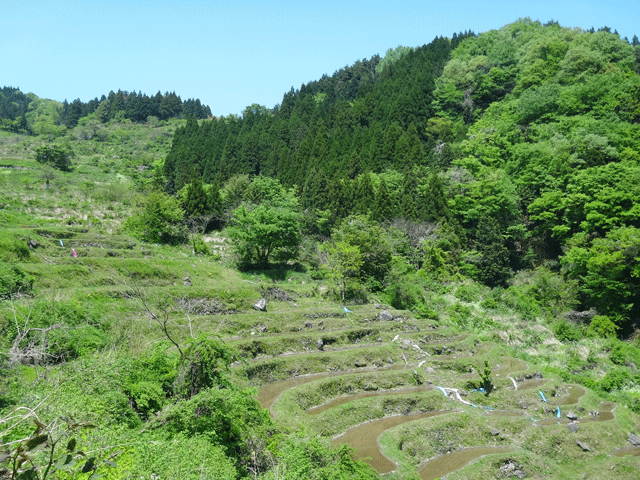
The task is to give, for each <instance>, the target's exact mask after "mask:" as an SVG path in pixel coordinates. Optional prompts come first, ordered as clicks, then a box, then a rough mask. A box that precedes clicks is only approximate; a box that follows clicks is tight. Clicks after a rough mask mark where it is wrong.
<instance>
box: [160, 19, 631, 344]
mask: <svg viewBox="0 0 640 480" xmlns="http://www.w3.org/2000/svg"><path fill="white" fill-rule="evenodd" d="M632 43H638V42H637V38H635V37H634V41H633V42H632ZM639 71H640V49H639V48H638V46H635V47H634V46H632V45H630V44H629V43H627V42H626V41H624V40H621V39H620V38H619V37H618V36H617V35H616V34H614V33H611V32H610V29H608V28H605V29H601V30H599V31H597V32H596V31H581V30H578V29H573V30H572V29H567V28H562V27H561V26H560V25H558V24H557V23H555V22H549V23H548V24H547V25H541V24H540V23H539V22H533V21H530V20H526V19H525V20H521V21H518V22H516V23H513V24H511V25H507V26H505V27H504V28H502V29H500V30H494V31H490V32H486V33H483V34H480V35H477V36H476V35H474V34H473V33H469V32H466V33H464V34H460V35H456V36H455V37H454V39H453V40H449V39H446V38H436V39H434V40H433V41H432V42H431V43H430V44H428V45H424V46H422V47H417V48H398V49H396V50H395V51H389V52H388V54H387V56H386V57H385V58H384V59H380V58H379V57H377V56H376V57H372V58H371V59H370V60H366V59H365V60H362V61H358V62H356V63H355V64H354V65H352V66H350V67H346V68H344V69H341V70H339V71H338V72H336V73H335V74H334V75H332V76H331V77H329V76H324V77H323V78H322V79H320V80H317V81H313V82H310V83H308V84H307V85H302V86H301V87H300V89H299V90H293V89H292V90H291V92H289V93H287V94H285V96H284V98H283V101H282V103H281V104H280V105H277V106H275V107H274V108H273V109H267V108H265V107H261V106H259V105H252V106H250V107H247V109H245V111H244V114H243V116H242V117H235V116H231V117H225V118H220V119H214V120H212V121H205V122H202V123H200V124H197V123H196V122H195V121H191V122H189V123H187V125H186V126H185V127H184V128H182V129H179V130H178V131H177V132H176V135H175V138H174V142H173V147H172V149H171V152H170V153H169V155H168V156H167V159H166V161H165V164H164V173H165V175H166V177H167V180H168V183H167V191H168V193H173V192H175V191H177V190H178V189H180V188H182V187H183V186H184V185H185V184H187V183H188V182H189V179H190V176H191V175H194V174H197V175H199V176H201V178H202V179H203V180H204V182H205V183H216V184H218V185H221V184H223V183H224V182H226V181H227V180H229V179H230V178H231V177H233V176H234V175H238V174H249V175H264V176H268V177H271V178H275V179H277V180H279V181H280V183H281V184H282V185H283V186H285V187H292V186H294V187H296V192H297V195H298V197H299V201H300V204H301V206H302V207H303V208H304V210H305V212H306V213H307V215H312V216H313V215H316V216H317V215H320V216H322V215H326V214H327V213H323V212H328V215H329V218H328V219H327V223H326V224H325V225H326V226H327V227H330V226H333V225H336V224H337V223H339V221H340V220H341V219H342V218H345V217H347V216H348V215H352V214H361V215H368V216H369V217H370V218H372V219H374V220H375V221H378V222H384V221H387V222H389V221H393V220H394V219H397V218H403V219H405V220H409V221H413V222H435V223H438V224H439V225H440V227H439V228H445V227H444V225H448V226H449V227H450V228H452V229H453V231H454V232H455V236H456V237H457V238H456V242H460V245H461V248H462V249H463V250H464V254H463V255H462V258H460V256H458V259H457V261H458V265H457V267H460V266H463V267H464V269H465V272H466V273H469V274H471V275H472V276H474V277H475V278H477V279H479V280H482V281H483V282H484V283H486V284H487V285H491V286H495V285H503V286H504V285H506V282H507V281H508V280H509V279H510V278H511V277H512V275H513V272H517V271H519V270H523V269H527V268H535V267H538V266H541V265H545V264H548V262H557V261H558V260H560V262H561V266H562V268H563V272H564V275H565V277H566V278H567V279H575V280H578V281H579V289H580V292H579V297H578V300H579V303H580V305H581V308H583V309H585V310H588V309H590V308H595V309H596V310H597V311H598V312H600V313H602V314H605V315H608V316H610V317H611V318H612V319H613V321H614V322H615V323H616V324H617V325H618V326H620V327H622V328H623V330H624V331H625V332H626V333H630V331H632V325H633V324H635V323H636V321H637V319H638V316H639V314H640V310H638V308H639V305H638V302H636V301H635V299H636V298H637V297H638V295H639V294H640V283H639V281H638V268H640V266H639V265H638V259H637V255H638V250H637V248H638V238H639V237H638V230H637V228H638V227H640V223H639V221H640V205H639V204H638V198H640V197H639V193H640V190H639V188H640V177H639V175H640V170H639V166H638V160H639V158H640V157H639V154H638V152H639V151H640V126H639V124H640V76H638V72H639ZM483 228H489V230H495V233H496V234H497V236H495V235H493V236H491V235H488V234H483V233H482V229H483ZM487 235H488V236H487ZM489 238H492V239H494V240H489ZM495 239H497V241H498V242H499V243H500V244H501V248H506V249H507V250H508V254H507V252H506V250H505V253H504V254H495V255H494V257H493V258H490V257H489V256H490V255H493V254H490V253H489V251H490V250H492V249H493V248H494V246H493V244H492V243H490V244H487V243H486V242H494V241H495ZM553 264H554V265H557V266H556V267H554V268H556V269H558V268H559V267H560V265H558V264H557V263H553Z"/></svg>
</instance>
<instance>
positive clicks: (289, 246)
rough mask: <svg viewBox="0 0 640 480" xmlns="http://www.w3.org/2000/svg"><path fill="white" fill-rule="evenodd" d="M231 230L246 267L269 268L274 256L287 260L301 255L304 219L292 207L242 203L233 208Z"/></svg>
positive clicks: (229, 230) (243, 264) (230, 233)
mask: <svg viewBox="0 0 640 480" xmlns="http://www.w3.org/2000/svg"><path fill="white" fill-rule="evenodd" d="M228 233H229V236H230V237H231V239H232V240H233V241H234V249H235V252H236V254H237V255H238V260H239V263H240V264H241V265H242V266H244V267H248V266H256V267H260V268H265V267H267V266H268V265H269V261H270V260H271V259H273V258H275V259H276V260H278V261H280V262H286V261H289V260H293V259H295V258H296V257H297V256H298V247H299V246H300V221H299V217H298V213H297V212H296V211H295V210H293V209H292V208H287V207H276V206H269V205H248V206H247V205H241V206H240V207H238V208H237V209H236V210H234V212H233V219H232V226H231V227H230V228H229V229H228Z"/></svg>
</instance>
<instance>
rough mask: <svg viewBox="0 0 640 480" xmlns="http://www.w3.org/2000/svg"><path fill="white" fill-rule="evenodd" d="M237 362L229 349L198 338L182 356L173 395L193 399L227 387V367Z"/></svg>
mask: <svg viewBox="0 0 640 480" xmlns="http://www.w3.org/2000/svg"><path fill="white" fill-rule="evenodd" d="M237 359H238V353H237V352H236V350H235V349H234V348H232V347H229V346H227V345H225V344H224V342H223V341H221V340H219V339H217V338H207V337H206V336H200V337H198V339H196V340H195V341H193V342H192V343H191V344H190V345H189V347H188V348H187V350H186V351H185V353H184V357H183V358H182V359H181V361H180V365H179V367H178V377H177V379H176V383H175V391H176V393H177V394H178V395H180V396H183V397H187V398H190V397H193V396H194V395H197V394H198V392H200V391H201V390H203V389H207V388H212V387H228V386H229V385H230V382H229V378H228V375H227V374H228V371H229V365H231V363H232V362H234V361H235V360H237Z"/></svg>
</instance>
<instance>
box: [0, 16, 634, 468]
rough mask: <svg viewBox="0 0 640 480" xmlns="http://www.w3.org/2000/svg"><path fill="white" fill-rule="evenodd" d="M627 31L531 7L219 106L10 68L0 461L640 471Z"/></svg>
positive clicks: (3, 170) (2, 148)
mask: <svg viewBox="0 0 640 480" xmlns="http://www.w3.org/2000/svg"><path fill="white" fill-rule="evenodd" d="M639 43H640V42H638V39H637V37H634V38H633V40H632V41H631V42H628V41H627V40H626V39H620V38H619V36H618V35H617V33H616V32H615V31H614V32H613V33H612V32H611V29H609V28H607V27H604V28H602V29H600V30H598V31H596V30H594V29H591V30H590V31H583V30H580V29H568V28H563V27H562V26H560V25H558V24H557V23H556V22H553V21H552V22H548V23H547V24H544V25H543V24H541V23H540V22H537V21H532V20H530V19H521V20H518V21H517V22H515V23H512V24H509V25H506V26H504V27H503V28H501V29H500V30H492V31H489V32H484V33H480V34H475V33H474V32H470V31H465V32H464V33H459V34H454V35H453V37H452V38H451V39H449V38H445V37H437V38H435V39H434V40H433V41H432V42H431V43H429V44H427V45H423V46H421V47H420V46H418V47H409V46H401V47H398V48H395V49H389V50H388V51H387V52H386V54H385V56H384V57H380V56H378V55H375V56H373V57H371V58H370V59H363V60H358V61H357V62H355V63H354V64H353V65H351V66H347V67H345V68H342V69H340V70H339V71H337V72H335V73H334V74H333V75H331V76H329V75H325V76H323V77H322V78H321V79H318V80H315V81H311V82H309V83H307V84H305V85H302V86H301V87H300V88H299V89H294V88H292V89H291V91H289V92H287V93H285V94H284V97H283V100H282V103H281V104H279V105H276V106H275V107H273V108H270V107H265V106H261V105H256V104H254V105H251V106H248V107H247V108H246V109H245V110H244V112H243V114H242V115H240V116H235V115H230V116H227V117H220V118H216V117H211V112H210V110H209V108H208V107H206V106H203V105H201V104H200V102H199V100H187V101H182V100H181V99H180V97H178V96H176V95H175V94H173V93H166V94H165V95H161V94H160V93H158V94H157V95H156V96H154V97H148V96H146V95H143V94H141V93H136V92H131V93H128V92H122V91H118V93H113V92H111V93H110V94H109V95H108V96H103V97H102V98H101V99H97V98H96V99H94V100H92V101H90V102H87V103H83V102H81V101H80V100H76V101H74V102H72V103H68V102H66V101H65V102H64V103H60V102H56V101H53V100H48V99H42V98H38V97H37V96H36V95H34V94H31V93H29V94H23V93H22V92H21V91H20V90H19V89H17V88H12V87H5V88H3V89H2V90H1V91H0V118H1V119H2V126H1V128H0V479H2V480H5V479H12V480H13V479H38V480H44V479H45V478H46V479H60V480H63V479H69V478H79V479H90V478H100V477H102V478H109V479H114V480H115V479H118V480H119V479H123V478H124V479H136V480H137V479H152V480H158V479H165V478H181V479H193V480H195V479H208V478H216V479H229V480H236V479H248V478H251V479H254V480H257V479H261V480H283V479H285V480H298V479H302V478H304V479H307V478H309V479H317V480H339V479H353V478H358V479H373V478H388V479H397V480H400V479H402V480H405V479H406V480H408V479H411V480H416V479H418V478H420V479H422V480H433V479H436V478H443V477H445V476H446V478H448V479H464V478H513V477H515V478H532V479H540V480H542V479H548V478H567V479H575V478H621V479H629V480H635V479H636V478H637V476H638V475H637V472H638V464H637V457H638V456H639V455H640V390H639V388H638V385H640V371H639V370H638V367H639V366H640V304H639V302H638V298H640V200H639V199H640V75H639V72H640V45H638V44H639ZM381 475H384V477H381Z"/></svg>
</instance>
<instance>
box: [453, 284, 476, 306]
mask: <svg viewBox="0 0 640 480" xmlns="http://www.w3.org/2000/svg"><path fill="white" fill-rule="evenodd" d="M455 296H456V298H458V299H459V300H462V301H463V302H467V303H472V302H475V301H476V300H477V299H478V297H479V296H480V288H479V287H478V286H477V285H460V286H459V287H458V288H457V289H456V293H455Z"/></svg>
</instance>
